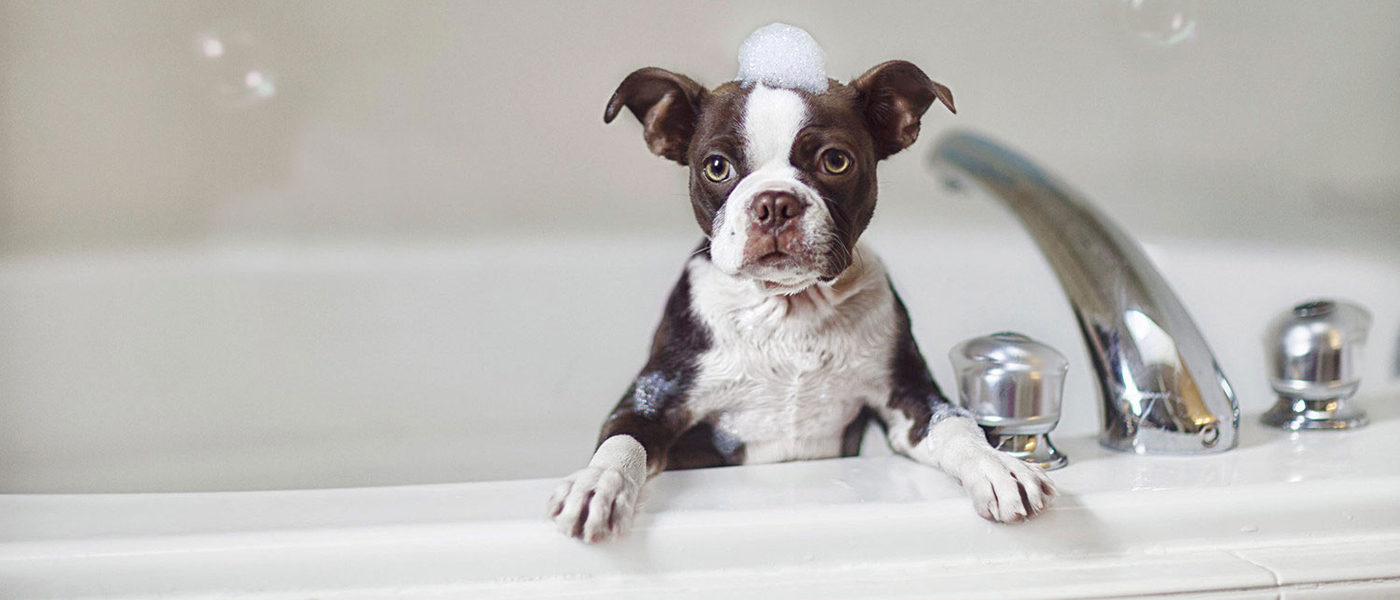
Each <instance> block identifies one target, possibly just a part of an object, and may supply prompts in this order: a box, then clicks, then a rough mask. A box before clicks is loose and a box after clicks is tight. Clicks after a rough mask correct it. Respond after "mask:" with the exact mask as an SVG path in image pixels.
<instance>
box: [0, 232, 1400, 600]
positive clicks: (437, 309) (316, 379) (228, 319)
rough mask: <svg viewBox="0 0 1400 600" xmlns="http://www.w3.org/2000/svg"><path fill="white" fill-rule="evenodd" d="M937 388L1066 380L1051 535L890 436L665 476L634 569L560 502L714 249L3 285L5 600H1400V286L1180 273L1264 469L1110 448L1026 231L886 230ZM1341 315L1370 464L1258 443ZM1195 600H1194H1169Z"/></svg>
mask: <svg viewBox="0 0 1400 600" xmlns="http://www.w3.org/2000/svg"><path fill="white" fill-rule="evenodd" d="M867 239H868V240H869V241H870V242H871V244H872V245H873V247H874V248H875V249H876V250H877V251H879V252H880V253H881V254H882V256H883V258H884V260H885V262H886V263H887V265H888V266H889V268H890V270H891V272H892V273H893V274H894V277H895V282H896V285H897V286H898V287H899V289H900V291H901V293H902V295H903V297H904V299H905V301H906V303H907V304H908V305H909V309H910V311H911V314H912V316H913V324H914V330H915V335H916V337H917V338H918V340H919V342H920V344H921V346H922V347H923V349H924V353H925V355H926V357H927V358H928V359H929V362H930V364H931V366H932V367H933V370H934V372H935V376H936V378H937V379H938V380H939V381H940V382H943V383H944V384H945V385H946V384H947V382H949V381H951V377H950V367H949V365H948V361H947V356H946V353H947V350H948V348H949V347H951V346H952V345H953V344H955V343H957V342H958V341H960V340H962V339H965V338H968V337H971V336H974V335H982V334H986V333H989V332H992V331H999V330H1007V329H1011V330H1018V331H1022V332H1024V333H1027V334H1029V335H1031V336H1033V337H1036V338H1038V339H1040V340H1042V341H1045V342H1047V343H1049V344H1050V345H1052V346H1055V347H1057V348H1059V349H1060V350H1061V351H1062V352H1063V353H1064V354H1066V355H1067V356H1068V357H1069V358H1070V359H1071V371H1070V375H1069V378H1068V380H1067V384H1066V390H1065V395H1066V399H1065V402H1064V404H1065V409H1064V413H1065V414H1064V418H1063V420H1062V422H1061V425H1060V427H1059V429H1058V430H1057V431H1056V432H1055V434H1054V435H1053V436H1052V437H1054V438H1055V440H1056V443H1057V445H1058V446H1059V447H1060V448H1061V449H1062V450H1063V451H1064V452H1065V453H1066V454H1067V455H1068V456H1069V457H1070V465H1069V466H1068V467H1067V468H1065V469H1063V470H1060V471H1057V472H1055V473H1054V474H1053V476H1054V479H1055V480H1056V481H1057V483H1058V484H1059V486H1060V489H1061V491H1062V496H1061V497H1060V499H1059V500H1058V503H1057V504H1056V505H1055V506H1054V508H1053V509H1052V510H1051V511H1050V512H1049V513H1047V514H1046V515H1044V516H1043V517H1041V518H1039V519H1037V520H1034V521H1032V522H1029V523H1025V524H1021V525H1014V526H1006V525H996V524H992V523H988V522H985V521H982V520H981V519H979V518H977V516H976V515H975V513H974V512H973V511H972V508H971V506H970V503H969V501H968V500H967V498H966V497H965V495H964V494H963V492H962V491H961V489H960V488H959V487H958V486H957V484H956V483H955V482H953V481H952V480H951V479H950V478H948V477H947V476H945V475H943V474H941V473H939V472H937V471H934V470H932V469H928V468H925V467H921V466H919V465H916V464H914V463H912V462H911V461H908V460H906V459H903V458H901V457H898V456H892V455H890V453H889V451H888V450H887V449H886V448H884V447H883V444H882V441H881V440H880V439H879V437H878V436H874V435H868V436H867V440H866V444H865V447H864V449H863V454H862V455H861V456H859V457H855V458H846V459H834V460H823V461H812V462H803V463H789V464H778V465H763V466H748V467H731V468H721V469H710V470H699V471H689V472H676V473H664V474H662V475H660V476H658V477H657V478H655V479H654V480H653V481H652V483H651V484H650V485H649V487H648V494H647V499H646V503H645V506H644V509H643V512H642V514H640V515H639V518H638V520H637V523H636V527H635V529H634V531H633V532H632V533H631V535H630V536H628V537H626V538H625V539H622V540H620V541H618V542H617V543H612V544H607V545H601V546H585V545H582V544H580V543H578V542H576V541H574V540H571V539H566V538H564V537H562V536H560V535H559V534H558V533H556V532H555V531H554V530H553V528H552V526H551V525H550V524H549V523H547V522H546V521H545V519H544V516H543V512H544V501H545V499H546V497H547V496H548V494H549V491H550V490H551V489H552V487H553V486H554V485H555V483H556V482H557V480H558V479H559V478H560V477H563V476H564V475H566V474H568V473H569V472H571V471H572V470H574V469H576V468H579V467H581V466H583V465H584V464H585V463H586V462H587V460H588V457H589V454H590V451H591V450H592V446H593V443H594V438H595V435H596V433H597V429H598V426H599V424H600V423H601V421H602V418H603V417H604V416H605V415H606V413H607V411H608V410H609V409H610V408H611V406H612V404H613V403H614V402H615V401H616V398H617V397H618V396H619V395H620V394H621V392H622V391H623V390H624V388H625V387H626V384H627V382H628V380H629V378H630V377H631V376H633V375H634V374H635V371H636V369H637V368H639V367H640V365H641V364H642V361H643V359H644V353H645V351H646V348H647V346H648V340H649V337H648V336H649V335H650V332H651V328H652V327H653V325H654V323H655V321H656V319H657V318H658V317H659V314H660V307H661V304H662V300H663V299H664V297H665V294H666V293H667V291H668V289H669V286H670V284H671V283H672V281H673V280H674V278H675V277H676V275H677V274H678V273H679V268H680V264H681V262H682V260H683V258H684V256H685V255H686V253H687V252H689V251H690V249H691V248H692V245H693V243H694V241H695V240H694V239H689V238H685V237H674V238H672V237H667V238H665V239H644V238H629V239H594V238H576V239H540V240H525V241H522V240H499V241H491V240H478V241H472V242H461V243H454V244H444V245H440V246H425V245H409V246H394V245H390V244H379V245H350V244H342V245H337V244H323V245H291V244H262V245H258V244H250V243H237V244H235V243H229V244H215V243H210V244H208V245H204V246H181V247H171V248H157V249H150V250H142V251H131V252H124V253H110V254H74V255H65V256H42V257H28V258H26V257H14V258H7V259H4V260H3V261H0V423H3V427H4V430H3V434H0V598H74V597H80V598H81V597H169V598H206V597H220V598H224V597H238V598H337V599H351V598H383V597H389V596H393V597H403V598H446V597H454V598H455V597H462V598H491V597H498V596H511V597H518V596H525V597H536V596H550V597H553V596H565V597H588V598H594V597H597V598H603V597H607V598H642V597H646V598H654V597H670V598H716V597H749V596H753V597H768V598H786V597H791V598H828V597H830V598H837V597H839V598H852V597H861V598H877V597H878V598H897V597H898V598H905V597H909V598H912V597H918V598H945V597H946V598H977V597H988V598H993V597H1010V596H1016V597H1039V598H1057V597H1086V596H1088V597H1095V596H1112V595H1135V596H1142V597H1152V596H1154V595H1172V594H1200V595H1201V597H1210V598H1279V597H1289V598H1292V597H1308V598H1318V597H1355V596H1357V595H1367V594H1371V595H1377V596H1385V595H1392V596H1394V595H1400V461H1396V460H1394V457H1395V456H1396V450H1395V442H1394V440H1397V439H1400V359H1397V351H1400V335H1397V334H1400V258H1397V253H1396V252H1395V251H1394V249H1393V244H1377V245H1368V244H1365V243H1356V244H1352V247H1351V248H1349V249H1345V250H1339V249H1330V248H1327V247H1323V246H1322V245H1320V244H1319V245H1314V246H1298V245H1284V244H1270V243H1265V242H1245V241H1239V240H1234V241H1228V240H1227V241H1208V240H1200V239H1177V238H1151V239H1148V240H1147V243H1146V244H1145V245H1146V247H1147V250H1148V252H1149V254H1150V255H1151V256H1152V257H1153V258H1154V259H1155V260H1156V261H1157V263H1158V265H1159V266H1160V267H1161V270H1162V271H1163V273H1164V275H1165V276H1166V277H1167V279H1168V280H1169V281H1170V282H1171V283H1172V285H1173V286H1175V289H1176V291H1177V292H1178V294H1179V295H1180V296H1181V297H1182V299H1183V301H1184V303H1185V304H1186V306H1187V307H1188V309H1190V310H1191V311H1192V312H1193V315H1194V316H1195V318H1196V320H1197V322H1198V324H1199V325H1200V327H1201V329H1202V330H1203V332H1204V333H1205V335H1206V337H1207V338H1208V339H1209V340H1210V342H1211V343H1212V345H1213V347H1214V350H1215V352H1216V354H1217V356H1218V358H1219V361H1220V363H1221V365H1222V366H1223V368H1224V370H1225V372H1226V374H1227V375H1228V376H1229V377H1230V378H1231V382H1232V383H1233V385H1234V387H1235V389H1236V390H1237V393H1238V395H1239V398H1240V402H1241V409H1242V413H1243V418H1242V427H1241V443H1240V447H1239V448H1238V449H1236V450H1233V451H1231V452H1227V453H1223V454H1219V455H1214V456H1201V457H1156V456H1134V455H1128V454H1120V453H1114V452H1111V451H1108V450H1105V449H1102V448H1100V447H1099V446H1097V444H1096V442H1095V437H1094V436H1095V418H1096V415H1095V410H1096V408H1095V405H1096V400H1095V398H1094V396H1093V394H1094V392H1093V387H1092V385H1091V381H1090V376H1091V375H1090V373H1089V367H1088V363H1087V357H1086V356H1085V353H1084V350H1083V347H1082V344H1081V342H1080V340H1079V337H1078V332H1077V330H1076V328H1075V324H1074V319H1073V316H1072V314H1071V313H1070V310H1069V308H1068V305H1067V303H1066V302H1065V300H1064V299H1063V296H1062V295H1061V294H1060V292H1059V288H1058V285H1057V284H1056V283H1055V281H1054V279H1053V278H1052V276H1051V274H1050V272H1049V269H1048V267H1046V265H1045V264H1044V263H1043V261H1042V260H1040V259H1039V255H1038V253H1037V252H1036V250H1035V248H1034V246H1032V245H1031V243H1030V241H1029V240H1028V239H1026V238H1025V236H1024V235H1022V234H1021V233H1020V232H1018V231H1016V230H1014V229H1012V228H1011V226H1010V225H1007V226H1005V227H996V226H987V227H979V228H975V229H970V230H962V231H957V232H951V231H950V232H947V233H944V234H940V235H930V234H928V233H923V232H916V231H913V230H908V231H903V230H900V229H899V228H898V227H893V226H887V225H885V224H881V223H879V222H878V219H877V224H876V228H875V229H874V230H872V232H871V233H870V234H869V235H868V237H867ZM1315 296H1333V297H1340V298H1346V299H1350V300H1353V301H1356V302H1359V303H1361V304H1362V305H1364V306H1366V307H1368V308H1370V309H1371V311H1372V312H1373V313H1374V315H1375V323H1374V325H1373V328H1372V330H1371V341H1370V344H1369V346H1368V354H1367V358H1368V361H1367V363H1366V366H1365V377H1366V378H1365V380H1364V382H1363V385H1362V388H1361V392H1360V394H1359V396H1358V399H1357V401H1358V403H1359V404H1360V405H1361V406H1363V407H1364V408H1365V409H1367V410H1368V411H1369V412H1370V414H1371V417H1372V420H1373V423H1372V424H1371V425H1370V426H1369V427H1367V428H1364V429H1361V430H1357V431H1352V432H1342V433H1332V432H1326V433H1315V434H1290V433H1285V432H1280V431H1275V430H1269V429H1266V428H1264V427H1263V426H1261V425H1260V424H1259V422H1258V416H1259V414H1260V413H1262V412H1263V411H1264V410H1265V409H1266V408H1268V406H1269V405H1270V404H1271V403H1272V400H1273V397H1272V395H1271V394H1270V393H1269V391H1268V386H1267V383H1266V379H1265V376H1264V365H1263V352H1262V347H1261V341H1260V336H1261V333H1262V331H1263V329H1264V324H1265V323H1266V322H1267V321H1268V320H1269V318H1271V317H1272V316H1273V315H1274V314H1276V313H1277V312H1279V311H1282V310H1284V309H1286V308H1288V307H1289V306H1291V305H1292V304H1293V303H1294V302H1296V301H1298V300H1301V299H1305V298H1310V297H1315ZM1173 597H1177V596H1173Z"/></svg>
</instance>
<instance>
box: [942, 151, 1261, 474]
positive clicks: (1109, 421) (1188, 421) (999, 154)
mask: <svg viewBox="0 0 1400 600" xmlns="http://www.w3.org/2000/svg"><path fill="white" fill-rule="evenodd" d="M933 166H934V168H935V169H936V170H937V171H938V172H939V173H940V175H942V176H943V177H945V181H947V182H948V183H949V184H950V185H953V186H959V185H961V184H964V183H965V182H968V181H971V182H973V183H976V184H978V187H980V188H981V189H983V190H986V191H987V192H989V194H990V195H991V196H992V197H993V198H996V199H997V200H998V201H999V202H1001V204H1002V205H1004V206H1006V207H1007V208H1009V209H1010V210H1011V212H1012V213H1013V214H1015V215H1016V218H1017V219H1019V220H1020V221H1021V224H1022V225H1023V226H1025V228H1026V231H1027V232H1029V233H1030V235H1031V237H1032V238H1033V239H1034V240H1035V242H1036V244H1037V245H1038V246H1039V247H1040V250H1041V252H1042V253H1044V255H1045V258H1046V260H1047V261H1048V262H1049V263H1050V267H1051V268H1052V269H1054V271H1055V275H1056V276H1057V277H1058V278H1059V280H1060V285H1061V286H1062V287H1063V288H1064V291H1065V295H1067V296H1069V302H1070V306H1071V308H1072V309H1073V310H1074V315H1075V317H1076V319H1077V320H1078V321H1079V330H1080V333H1082V334H1083V335H1084V343H1085V345H1086V346H1087V347H1088V350H1089V356H1090V358H1091V359H1092V363H1093V366H1094V373H1095V375H1097V378H1098V388H1099V398H1100V400H1101V407H1102V410H1101V411H1100V417H1101V423H1100V430H1099V443H1100V444H1103V445H1104V446H1107V447H1109V448H1112V449H1115V450H1124V451H1131V452H1136V453H1139V454H1195V453H1205V452H1222V451H1225V450H1229V449H1231V448H1234V447H1235V445H1236V444H1237V443H1238V430H1239V423H1240V409H1239V403H1238V402H1236V400H1235V393H1234V390H1233V389H1231V388H1230V383H1229V382H1228V381H1226V380H1225V375H1224V374H1223V373H1221V372H1220V365H1219V364H1217V363H1216V360H1215V355H1214V354H1212V353H1211V351H1210V347H1209V346H1208V345H1207V344H1206V341H1205V338H1204V337H1203V336H1202V335H1201V332H1200V330H1199V329H1197V328H1196V324H1195V323H1194V322H1192V321H1191V316H1190V315H1188V314H1187V312H1186V309H1185V308H1184V307H1183V306H1182V305H1181V301H1180V300H1178V299H1177V297H1176V294H1174V293H1172V290H1171V288H1170V287H1168V286H1167V282H1166V281H1165V280H1164V279H1162V276H1161V275H1160V274H1158V272H1157V269H1155V268H1154V267H1153V266H1152V262H1151V261H1149V260H1148V259H1147V256H1146V255H1144V254H1143V252H1142V249H1141V248H1140V247H1139V246H1138V245H1137V243H1135V242H1134V241H1133V240H1132V239H1131V238H1129V237H1128V235H1127V234H1126V233H1124V232H1123V230H1122V229H1120V228H1119V227H1117V226H1116V225H1114V224H1113V222H1111V221H1109V220H1108V219H1107V218H1106V217H1104V216H1103V214H1101V213H1100V212H1099V211H1097V210H1095V209H1094V208H1093V207H1092V206H1090V205H1089V203H1088V202H1087V201H1086V200H1085V199H1084V198H1083V197H1082V196H1080V195H1078V194H1076V193H1075V192H1074V191H1072V190H1070V189H1069V187H1068V186H1066V185H1065V184H1064V183H1062V182H1060V181H1059V180H1058V179H1056V178H1055V177H1054V176H1052V175H1050V174H1049V173H1047V172H1045V171H1044V170H1042V169H1040V168H1038V167H1036V166H1035V165H1034V164H1032V163H1031V162H1030V161H1029V160H1027V159H1025V158H1023V157H1021V156H1020V155H1018V154H1016V153H1015V152H1013V151H1011V150H1009V149H1007V148H1006V147H1004V146H1001V145H999V144H997V143H995V142H993V141H991V140H989V139H987V138H985V137H982V136H980V135H977V134H973V133H968V132H961V131H955V132H952V133H949V134H947V135H945V136H944V137H943V138H942V139H941V140H939V141H938V143H937V145H936V146H935V147H934V150H933Z"/></svg>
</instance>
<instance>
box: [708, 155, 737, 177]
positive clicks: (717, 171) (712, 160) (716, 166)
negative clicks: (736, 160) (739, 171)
mask: <svg viewBox="0 0 1400 600" xmlns="http://www.w3.org/2000/svg"><path fill="white" fill-rule="evenodd" d="M704 171H705V179H709V180H710V181H713V182H715V183H719V182H721V181H724V180H726V179H729V172H730V171H731V169H730V167H729V161H727V160H725V159H724V157H723V156H719V155H715V156H711V157H709V158H707V159H705V167H704Z"/></svg>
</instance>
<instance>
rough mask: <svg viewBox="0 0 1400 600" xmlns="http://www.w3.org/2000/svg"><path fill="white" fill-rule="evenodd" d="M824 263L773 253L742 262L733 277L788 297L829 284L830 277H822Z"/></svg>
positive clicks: (823, 275)
mask: <svg viewBox="0 0 1400 600" xmlns="http://www.w3.org/2000/svg"><path fill="white" fill-rule="evenodd" d="M827 262H828V261H824V260H811V259H802V258H798V257H795V256H792V255H787V254H777V253H774V254H772V255H769V256H764V257H762V258H759V259H758V260H754V261H750V262H748V263H745V264H744V265H743V266H741V267H740V268H739V270H738V271H737V272H736V273H734V275H735V276H736V277H740V278H743V279H749V280H752V281H754V282H756V283H758V284H759V285H761V286H762V288H763V291H764V292H766V293H769V294H773V295H792V294H797V293H800V292H802V291H803V290H805V289H807V288H809V287H812V286H813V285H816V284H818V283H822V282H825V281H831V280H832V279H833V278H834V276H828V275H826V271H827V270H829V268H828V267H827V265H826V263H827Z"/></svg>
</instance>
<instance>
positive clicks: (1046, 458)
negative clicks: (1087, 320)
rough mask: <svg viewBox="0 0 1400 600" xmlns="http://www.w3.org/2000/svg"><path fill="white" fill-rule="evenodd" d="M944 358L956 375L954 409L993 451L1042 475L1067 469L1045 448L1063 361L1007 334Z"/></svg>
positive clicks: (1055, 418)
mask: <svg viewBox="0 0 1400 600" xmlns="http://www.w3.org/2000/svg"><path fill="white" fill-rule="evenodd" d="M948 358H949V360H951V361H952V362H953V370H954V371H955V372H956V373H957V383H958V402H959V404H961V405H962V407H963V408H965V409H967V410H968V411H969V412H971V413H972V415H973V419H975V420H976V421H977V424H978V425H981V426H982V427H983V428H984V429H986V431H987V440H988V441H989V442H991V444H992V446H993V447H995V448H996V449H998V450H1001V451H1003V452H1006V453H1007V454H1010V455H1012V456H1015V457H1016V458H1019V459H1021V460H1024V461H1026V462H1030V463H1035V464H1038V465H1040V466H1042V467H1044V468H1045V469H1047V470H1052V469H1058V468H1060V467H1063V466H1065V465H1066V464H1068V463H1069V459H1068V458H1066V457H1065V455H1064V454H1061V453H1060V451H1059V450H1057V449H1056V448H1055V446H1054V444H1051V443H1050V431H1051V430H1053V429H1055V425H1057V424H1059V422H1060V406H1061V393H1062V392H1063V391H1064V384H1065V372H1066V371H1068V370H1069V362H1068V361H1066V360H1065V357H1064V356H1062V355H1060V353H1059V352H1056V351H1055V349H1054V348H1051V347H1050V346H1047V345H1045V344H1042V343H1040V342H1037V341H1035V340H1032V339H1030V338H1029V337H1026V336H1024V335H1022V334H1019V333H1014V332H1009V331H1007V332H1001V333H994V334H992V335H988V336H983V337H975V338H972V339H970V340H966V341H964V342H963V343H961V344H958V345H957V346H954V347H953V349H952V350H950V351H949V352H948Z"/></svg>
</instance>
